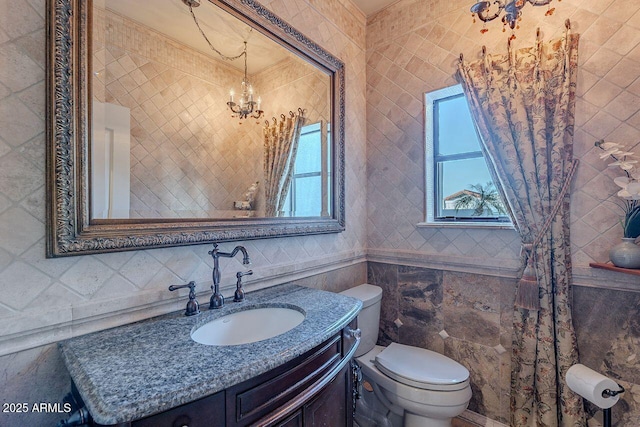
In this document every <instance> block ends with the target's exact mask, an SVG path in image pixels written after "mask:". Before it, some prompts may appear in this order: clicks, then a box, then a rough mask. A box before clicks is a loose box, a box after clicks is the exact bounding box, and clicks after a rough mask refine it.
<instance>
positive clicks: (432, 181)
mask: <svg viewBox="0 0 640 427" xmlns="http://www.w3.org/2000/svg"><path fill="white" fill-rule="evenodd" d="M459 95H464V91H463V89H462V85H460V84H457V85H453V86H448V87H445V88H443V89H439V90H435V91H432V92H426V93H425V94H424V102H425V109H424V113H425V158H424V160H425V189H426V192H425V196H426V197H425V220H424V222H422V223H420V224H418V225H419V226H440V227H442V226H444V227H451V226H453V227H456V226H464V227H482V228H483V227H491V228H508V229H513V224H512V223H511V219H510V218H509V217H508V216H506V215H505V216H495V217H472V216H453V217H445V216H439V215H438V206H437V200H439V199H438V198H439V197H440V196H439V191H438V188H437V185H438V183H439V182H441V178H440V180H439V179H438V175H440V177H441V175H442V168H441V167H437V165H438V161H443V160H445V161H446V160H450V161H453V160H464V159H472V158H479V157H482V158H484V153H483V152H482V149H480V150H479V151H473V152H466V153H458V154H449V155H436V150H437V144H438V141H436V135H437V125H438V123H437V121H436V119H437V117H436V114H434V104H435V102H437V101H440V100H442V99H446V98H452V97H456V96H459ZM478 138H480V135H478ZM485 160H486V158H485ZM494 185H497V184H496V183H494Z"/></svg>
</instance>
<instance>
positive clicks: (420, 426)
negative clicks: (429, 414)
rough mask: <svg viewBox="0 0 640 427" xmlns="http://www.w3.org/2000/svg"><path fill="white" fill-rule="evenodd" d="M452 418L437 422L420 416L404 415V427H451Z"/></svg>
mask: <svg viewBox="0 0 640 427" xmlns="http://www.w3.org/2000/svg"><path fill="white" fill-rule="evenodd" d="M451 420H452V419H451V418H446V419H443V420H436V419H433V418H425V417H422V416H420V415H415V414H410V413H408V412H405V413H404V427H451Z"/></svg>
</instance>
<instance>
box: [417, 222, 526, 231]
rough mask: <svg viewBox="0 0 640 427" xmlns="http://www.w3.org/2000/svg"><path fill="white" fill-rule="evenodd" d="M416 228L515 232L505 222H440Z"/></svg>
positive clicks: (424, 224)
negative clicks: (483, 229)
mask: <svg viewBox="0 0 640 427" xmlns="http://www.w3.org/2000/svg"><path fill="white" fill-rule="evenodd" d="M416 226H417V227H425V228H429V227H436V228H485V229H486V228H489V229H492V230H515V228H514V227H513V225H512V224H507V223H504V222H473V221H439V222H419V223H418V224H416Z"/></svg>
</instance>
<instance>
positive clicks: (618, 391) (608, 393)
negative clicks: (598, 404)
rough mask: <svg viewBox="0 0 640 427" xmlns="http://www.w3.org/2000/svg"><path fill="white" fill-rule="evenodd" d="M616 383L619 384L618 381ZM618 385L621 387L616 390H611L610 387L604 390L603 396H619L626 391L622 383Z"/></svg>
mask: <svg viewBox="0 0 640 427" xmlns="http://www.w3.org/2000/svg"><path fill="white" fill-rule="evenodd" d="M616 384H618V383H616ZM618 387H620V390H616V391H613V390H609V389H606V390H603V391H602V397H604V398H605V399H606V398H607V397H615V396H617V395H619V394H622V393H624V387H622V386H621V385H620V384H618Z"/></svg>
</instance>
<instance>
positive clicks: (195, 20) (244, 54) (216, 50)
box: [189, 4, 253, 74]
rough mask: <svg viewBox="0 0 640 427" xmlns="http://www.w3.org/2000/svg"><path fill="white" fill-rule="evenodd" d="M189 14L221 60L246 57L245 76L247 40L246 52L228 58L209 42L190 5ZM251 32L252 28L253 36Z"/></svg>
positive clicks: (245, 50)
mask: <svg viewBox="0 0 640 427" xmlns="http://www.w3.org/2000/svg"><path fill="white" fill-rule="evenodd" d="M189 12H191V17H192V18H193V22H195V23H196V27H198V30H200V34H202V37H204V39H205V41H206V42H207V44H208V45H209V47H210V48H211V50H213V51H214V52H215V53H217V54H218V56H220V58H222V59H223V60H225V61H233V60H236V59H238V58H241V57H242V56H244V57H245V74H246V72H247V63H246V57H247V42H246V40H245V42H244V50H243V51H242V53H240V54H239V55H236V56H227V55H225V54H224V53H222V52H220V51H219V50H218V49H216V48H215V47H214V46H213V44H211V42H210V41H209V38H208V37H207V35H206V34H205V33H204V31H203V30H202V28H201V27H200V23H199V22H198V18H196V14H195V13H193V7H192V6H191V5H190V4H189ZM251 31H253V28H251V29H250V30H249V34H251Z"/></svg>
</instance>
